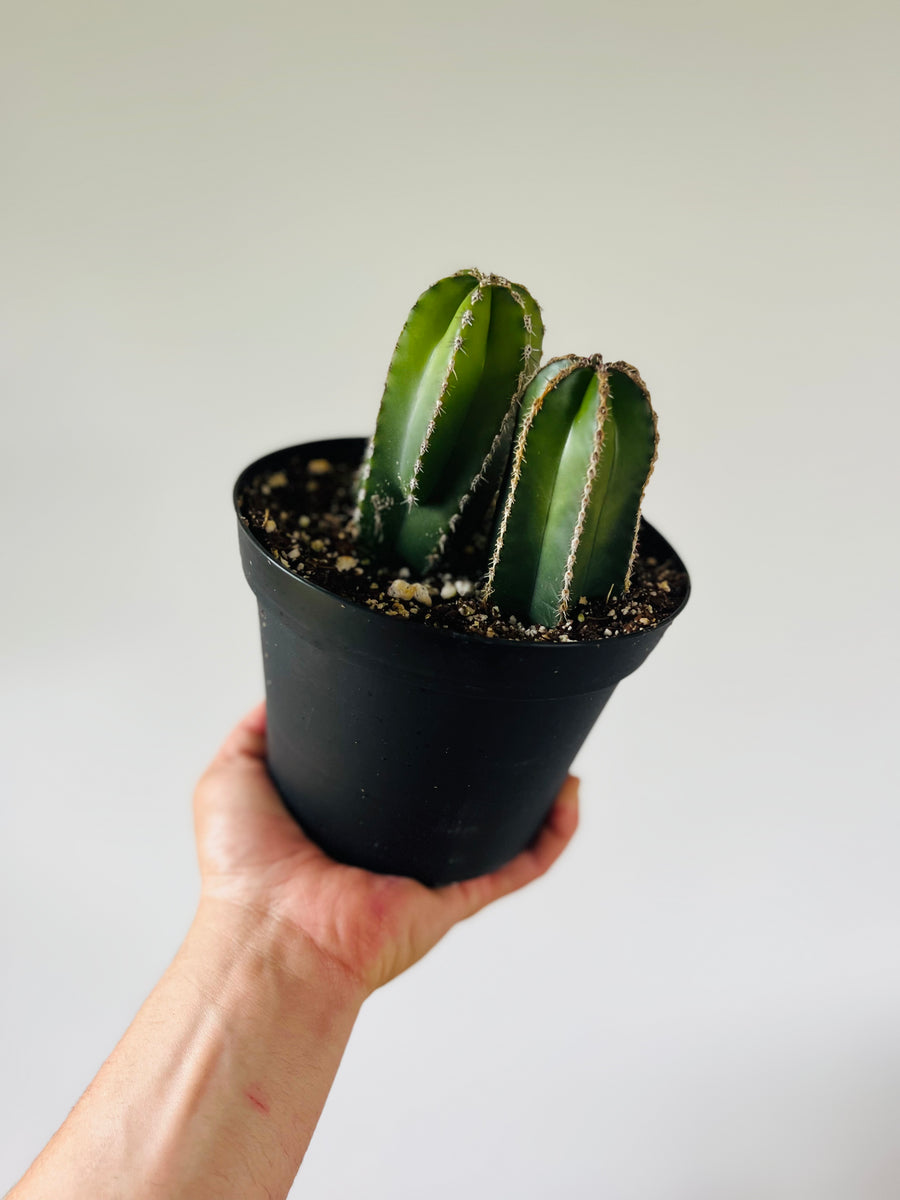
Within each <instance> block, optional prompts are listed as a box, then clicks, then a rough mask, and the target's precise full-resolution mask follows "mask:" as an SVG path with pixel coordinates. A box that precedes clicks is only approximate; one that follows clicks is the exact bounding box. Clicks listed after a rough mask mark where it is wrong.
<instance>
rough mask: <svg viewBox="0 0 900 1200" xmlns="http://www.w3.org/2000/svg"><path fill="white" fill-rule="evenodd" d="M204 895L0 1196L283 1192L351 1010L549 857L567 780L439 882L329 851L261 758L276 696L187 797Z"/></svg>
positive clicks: (570, 811) (90, 1198)
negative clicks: (451, 879) (147, 987)
mask: <svg viewBox="0 0 900 1200" xmlns="http://www.w3.org/2000/svg"><path fill="white" fill-rule="evenodd" d="M194 818H195V830H196V836H197V850H198V858H199V863H200V872H201V878H202V889H201V899H200V903H199V906H198V910H197V913H196V916H195V918H194V921H193V923H192V925H191V928H190V930H189V932H188V935H187V937H186V938H185V941H184V943H183V944H182V946H181V948H180V949H179V951H178V954H177V955H176V957H175V959H174V961H173V963H172V965H171V966H170V967H169V969H168V970H167V971H166V973H165V975H164V976H163V978H162V979H161V980H160V982H159V983H158V984H157V986H156V988H155V989H154V990H153V992H152V993H151V995H150V996H149V998H148V999H147V1001H146V1002H145V1004H144V1005H143V1007H142V1008H141V1010H140V1012H139V1013H138V1015H137V1017H136V1018H135V1020H134V1022H133V1023H132V1025H131V1026H130V1028H129V1029H128V1031H127V1032H126V1034H125V1036H124V1037H123V1038H122V1040H121V1042H120V1043H119V1045H118V1046H117V1047H116V1049H115V1050H114V1051H113V1053H112V1054H111V1055H110V1057H109V1058H108V1059H107V1061H106V1062H105V1063H104V1064H103V1066H102V1067H101V1069H100V1071H99V1073H98V1075H97V1077H96V1078H95V1079H94V1081H93V1083H91V1085H90V1086H89V1087H88V1089H87V1091H86V1092H85V1094H84V1096H82V1098H81V1099H80V1100H79V1102H78V1104H77V1105H76V1106H75V1108H74V1109H73V1110H72V1112H71V1113H70V1115H69V1117H68V1119H67V1120H66V1121H65V1123H64V1124H63V1126H62V1127H61V1128H60V1129H59V1130H58V1131H57V1133H56V1134H55V1135H54V1137H53V1138H52V1140H51V1141H50V1143H49V1144H48V1145H47V1147H46V1148H45V1149H44V1151H43V1152H42V1153H41V1155H40V1156H39V1157H38V1159H37V1160H36V1161H35V1163H34V1164H33V1165H32V1166H31V1168H30V1169H29V1170H28V1172H27V1173H26V1175H25V1176H24V1177H23V1179H22V1180H21V1181H20V1182H19V1183H18V1184H17V1185H16V1186H15V1187H14V1188H13V1189H12V1191H11V1192H10V1193H8V1196H7V1200H38V1198H41V1200H45V1198H46V1197H48V1196H51V1195H52V1196H53V1197H54V1200H125V1198H127V1200H150V1198H159V1197H166V1200H182V1198H184V1200H187V1198H188V1197H190V1200H213V1198H215V1200H230V1198H232V1197H233V1198H234V1200H238V1198H239V1200H256V1198H257V1197H259V1198H260V1200H273V1198H277V1197H285V1196H287V1193H288V1191H289V1190H290V1187H291V1185H292V1183H293V1181H294V1178H295V1176H296V1174H297V1171H298V1169H299V1167H300V1163H301V1162H302V1160H303V1156H304V1154H305V1152H306V1148H307V1146H308V1145H309V1141H310V1138H311V1137H312V1133H313V1130H314V1129H315V1126H316V1122H317V1121H318V1119H319V1115H320V1114H321V1111H322V1108H323V1106H324V1104H325V1100H326V1097H327V1095H328V1092H329V1089H330V1087H331V1084H332V1081H333V1080H334V1076H335V1073H336V1072H337V1069H338V1065H339V1063H340V1060H341V1056H342V1054H343V1051H344V1048H345V1046H346V1044H347V1040H348V1039H349V1037H350V1032H351V1030H352V1028H353V1023H354V1021H355V1020H356V1016H357V1014H358V1012H359V1010H360V1007H361V1006H362V1004H363V1002H364V1000H365V999H366V997H367V996H369V995H370V994H371V993H372V992H373V991H375V989H376V988H379V987H381V986H382V985H383V984H385V983H387V982H388V981H389V980H391V979H393V978H395V976H397V975H399V974H400V973H401V972H403V971H405V970H406V969H407V968H408V967H410V966H411V965H412V964H413V963H415V962H417V961H418V959H420V958H421V957H422V956H423V955H424V954H426V953H427V952H428V951H429V950H430V949H431V948H432V946H434V945H435V944H436V943H437V942H438V941H440V939H441V938H442V937H443V936H444V934H445V933H447V931H448V930H449V929H451V928H452V926H453V925H455V924H456V923H457V922H458V921H462V920H464V919H465V918H466V917H470V916H472V915H473V914H474V913H477V912H478V911H479V910H480V909H482V908H484V907H485V906H486V905H488V904H491V903H493V901H495V900H497V899H499V898H500V897H501V896H505V895H508V894H509V893H510V892H514V891H516V890H517V889H518V888H520V887H524V886H525V885H526V884H528V883H530V882H531V881H532V880H534V879H537V878H538V876H540V875H543V874H544V872H545V871H547V870H548V869H549V867H550V866H552V864H553V863H554V862H555V861H556V859H557V858H558V857H559V855H560V854H561V853H562V851H563V850H564V849H565V847H566V845H567V844H568V842H569V840H570V839H571V837H572V835H573V834H574V832H575V828H576V825H577V823H578V788H577V780H575V779H574V778H572V777H569V779H568V780H567V781H566V783H565V785H564V786H563V788H562V791H561V792H560V795H559V797H558V798H557V801H556V804H555V805H554V808H553V810H552V811H551V813H550V816H549V817H548V819H547V822H546V824H545V826H544V828H543V830H542V832H541V833H540V835H539V836H538V838H537V840H536V842H535V843H534V845H533V846H532V847H531V848H530V849H528V850H526V851H525V852H524V853H522V854H520V855H519V856H518V858H516V859H514V860H513V861H512V862H511V863H509V864H507V865H506V866H505V867H503V868H501V869H500V870H499V871H495V872H494V873H492V874H490V875H484V876H481V877H480V878H478V879H473V880H468V881H466V882H464V883H455V884H451V885H450V886H448V887H443V888H436V889H429V888H426V887H424V886H423V885H422V884H419V883H416V882H415V881H414V880H411V879H404V878H399V877H396V876H382V875H374V874H371V873H369V872H367V871H362V870H358V869H357V868H355V867H347V866H344V865H342V864H340V863H337V862H334V861H333V860H332V859H330V858H328V857H327V856H326V855H325V854H324V853H323V852H322V851H321V850H319V849H318V847H316V846H315V845H314V844H313V843H312V842H311V841H309V839H308V838H307V837H305V835H304V834H303V832H302V830H301V829H300V828H299V827H298V826H297V825H296V823H295V822H294V820H293V819H292V818H291V817H290V816H289V815H288V813H287V811H286V810H285V809H284V807H283V806H282V804H281V801H280V799H279V797H278V794H277V792H276V791H275V789H274V787H273V785H272V783H271V780H270V778H269V775H268V773H267V770H266V766H265V706H264V705H260V706H259V707H257V708H256V709H254V710H253V711H252V712H251V713H249V714H248V715H247V716H246V717H245V718H244V720H242V721H241V722H240V723H239V725H238V726H237V727H236V728H235V729H234V730H233V731H232V733H231V734H230V735H229V737H228V738H227V739H226V741H225V743H224V745H223V746H222V748H221V749H220V750H219V752H218V754H217V755H216V757H215V759H214V760H213V762H212V763H211V765H210V766H209V768H208V770H207V771H206V772H205V773H204V775H203V777H202V779H201V780H200V782H199V784H198V786H197V790H196V794H195V797H194Z"/></svg>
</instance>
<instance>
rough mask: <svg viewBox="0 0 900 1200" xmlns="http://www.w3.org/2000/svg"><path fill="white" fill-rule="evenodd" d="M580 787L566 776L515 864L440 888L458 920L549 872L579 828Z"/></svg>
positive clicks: (574, 779) (513, 862)
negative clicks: (531, 839)
mask: <svg viewBox="0 0 900 1200" xmlns="http://www.w3.org/2000/svg"><path fill="white" fill-rule="evenodd" d="M578 785H579V780H578V779H576V778H575V776H574V775H569V776H568V777H567V779H566V781H565V783H564V784H563V786H562V788H561V789H560V792H559V795H558V796H557V797H556V801H555V803H554V805H553V808H552V809H551V810H550V812H549V814H548V816H547V820H546V821H545V822H544V825H543V828H542V829H541V831H540V833H539V834H538V836H537V839H536V840H535V842H534V844H533V845H531V846H529V847H528V849H527V850H523V851H522V853H521V854H519V855H518V856H517V857H516V858H514V859H513V860H512V862H509V863H507V864H506V866H504V867H501V868H500V869H499V870H497V871H493V872H491V874H490V875H480V876H479V877H478V878H477V879H467V880H464V881H463V882H462V883H453V884H450V886H449V887H446V888H440V889H438V892H439V893H440V894H443V895H444V896H446V897H447V900H448V901H449V903H450V905H451V908H452V909H453V910H454V912H455V914H456V915H455V917H454V919H455V920H456V921H462V920H465V918H466V917H471V916H473V915H474V914H475V913H477V912H479V911H480V910H481V909H482V908H484V907H485V906H486V905H488V904H491V903H493V901H494V900H499V899H500V897H501V896H508V895H509V894H510V893H511V892H515V891H518V889H519V888H522V887H525V885H526V884H528V883H531V882H532V881H533V880H535V879H537V878H539V877H540V876H541V875H543V874H544V873H545V872H546V871H549V870H550V868H551V867H552V866H553V864H554V863H555V862H556V860H557V859H558V858H559V856H560V855H561V854H562V852H563V850H565V848H566V846H568V844H569V842H570V841H571V840H572V837H573V835H574V833H575V830H576V829H577V828H578Z"/></svg>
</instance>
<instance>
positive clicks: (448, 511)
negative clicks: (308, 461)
mask: <svg viewBox="0 0 900 1200" xmlns="http://www.w3.org/2000/svg"><path fill="white" fill-rule="evenodd" d="M542 338H543V324H542V322H541V316H540V310H539V308H538V306H537V304H536V303H535V301H534V300H533V299H532V297H531V296H530V295H529V294H528V292H527V291H526V290H525V289H524V288H523V287H520V286H518V285H517V284H514V283H510V282H509V281H508V280H506V279H501V278H500V277H499V276H497V275H484V274H482V273H481V272H480V271H475V270H471V271H460V272H458V273H457V274H455V275H451V276H449V277H448V278H446V279H441V280H440V281H439V282H438V283H436V284H434V286H433V287H431V288H429V289H428V290H427V291H426V292H423V294H422V295H421V296H420V297H419V299H418V301H417V302H416V304H415V305H414V307H413V309H412V311H411V312H410V314H409V318H408V319H407V322H406V325H405V326H404V328H403V331H402V333H401V334H400V338H399V341H398V342H397V347H396V349H395V351H394V356H393V359H392V361H391V365H390V368H389V370H388V376H387V382H386V384H385V389H384V396H383V398H382V401H381V409H380V411H379V414H378V422H377V425H376V427H375V434H374V436H373V438H372V441H371V443H370V446H369V453H368V459H367V463H366V465H365V467H364V470H363V472H362V478H361V482H360V487H359V492H358V495H357V510H356V520H357V525H358V530H359V541H360V543H361V544H362V545H363V546H366V547H368V548H369V549H370V550H371V551H372V553H373V554H376V555H377V556H378V557H379V558H382V559H390V558H399V559H402V560H404V561H405V562H406V563H408V564H409V566H411V567H412V568H413V569H414V570H416V571H418V572H426V571H428V570H430V569H432V568H433V567H434V566H435V565H436V564H437V562H438V561H439V560H440V559H441V558H442V557H443V556H444V554H445V553H446V552H447V550H448V548H449V542H450V540H451V539H452V538H453V537H454V535H455V534H461V532H462V530H463V528H465V529H466V530H468V529H470V528H472V527H474V525H475V524H477V522H478V519H479V518H481V517H484V515H485V514H486V512H487V510H488V507H489V506H490V504H491V502H492V501H493V500H494V498H495V497H496V493H497V490H498V488H499V486H500V482H501V479H502V477H503V472H504V469H505V466H506V462H507V459H508V457H509V450H510V447H511V444H512V436H513V429H514V426H515V419H516V413H517V411H518V396H519V394H520V392H521V390H522V389H523V388H524V386H525V385H526V384H527V382H528V381H529V379H530V378H531V377H532V376H533V374H534V372H535V371H536V370H537V366H538V362H539V361H540V354H541V342H542ZM464 515H465V520H463V516H464Z"/></svg>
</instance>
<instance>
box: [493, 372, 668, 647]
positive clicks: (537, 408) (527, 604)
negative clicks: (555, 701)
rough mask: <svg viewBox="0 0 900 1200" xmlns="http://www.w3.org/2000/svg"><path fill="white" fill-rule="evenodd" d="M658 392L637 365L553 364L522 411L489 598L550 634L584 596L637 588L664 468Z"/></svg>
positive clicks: (541, 375) (530, 387) (538, 379)
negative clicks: (646, 514)
mask: <svg viewBox="0 0 900 1200" xmlns="http://www.w3.org/2000/svg"><path fill="white" fill-rule="evenodd" d="M657 441H658V435H657V429H656V414H655V413H654V412H653V409H652V407H651V405H650V394H649V392H648V391H647V388H646V386H645V384H644V381H643V380H642V379H641V377H640V375H639V374H638V372H637V371H636V370H635V368H634V367H632V366H629V365H628V363H623V362H617V363H611V364H609V365H607V364H605V363H604V362H603V359H602V358H601V357H600V356H599V355H595V356H593V357H591V358H579V357H576V356H574V355H569V356H567V357H564V358H556V359H551V360H550V361H549V362H547V363H545V364H544V366H543V367H541V369H540V370H539V371H538V373H537V375H536V376H535V377H534V379H533V380H532V381H531V383H530V384H529V385H528V387H527V389H526V391H525V393H524V395H523V397H522V403H521V410H520V413H519V421H518V426H517V429H516V437H515V447H514V450H513V455H512V460H511V463H510V468H509V474H508V478H507V483H506V489H505V493H504V496H503V499H502V501H501V504H500V505H499V506H498V516H497V527H496V535H495V541H494V547H493V553H492V557H491V563H490V567H489V570H488V576H487V582H486V586H485V594H486V596H489V597H490V600H491V602H492V603H493V604H496V605H497V606H498V607H499V608H500V609H501V610H503V611H504V612H506V613H509V614H512V615H515V616H517V617H519V618H520V619H522V620H526V621H529V622H533V623H535V624H539V625H546V626H548V627H552V626H555V625H558V624H559V622H560V621H562V620H565V618H566V617H567V616H568V614H569V610H570V606H571V605H572V603H573V602H575V601H577V600H578V599H579V598H580V597H581V596H587V597H588V598H595V597H600V598H608V597H609V596H610V595H612V594H613V593H616V594H621V593H623V592H624V591H626V590H627V588H628V581H629V576H630V573H631V564H632V560H633V558H634V549H635V545H636V542H637V531H638V524H639V521H640V508H641V501H642V499H643V495H644V489H645V487H646V485H647V480H648V479H649V477H650V473H651V472H652V470H653V464H654V463H655V461H656V447H657Z"/></svg>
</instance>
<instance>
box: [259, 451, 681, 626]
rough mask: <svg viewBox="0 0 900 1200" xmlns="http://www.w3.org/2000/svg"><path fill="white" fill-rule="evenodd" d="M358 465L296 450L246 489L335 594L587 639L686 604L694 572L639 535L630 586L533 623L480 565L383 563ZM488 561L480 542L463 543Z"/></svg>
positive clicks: (263, 527) (428, 620)
mask: <svg viewBox="0 0 900 1200" xmlns="http://www.w3.org/2000/svg"><path fill="white" fill-rule="evenodd" d="M354 497H355V467H354V466H348V465H346V464H342V463H332V462H328V461H327V460H325V459H313V460H312V461H311V462H309V463H304V461H303V459H301V458H299V457H298V458H297V459H296V460H294V461H291V460H290V459H287V460H286V462H285V467H284V469H283V470H281V471H277V472H275V473H271V472H269V473H266V474H263V475H260V476H258V477H257V478H256V479H254V480H253V481H252V483H251V484H250V486H249V487H248V488H247V490H246V491H245V492H244V493H243V495H242V496H241V499H240V514H241V520H242V521H243V523H244V524H245V525H246V526H247V527H248V528H249V529H250V530H251V532H252V533H253V535H254V537H256V538H257V539H258V541H259V542H260V543H261V544H262V545H263V546H264V547H265V549H266V550H267V551H268V553H269V554H270V555H271V556H272V558H274V559H275V560H276V561H277V562H279V563H281V565H282V566H284V567H287V569H288V570H289V571H293V572H294V573H295V574H296V575H299V576H301V577H302V578H303V579H308V580H310V581H311V582H312V583H317V584H319V585H320V586H321V587H324V588H327V589H328V590H329V591H330V592H334V593H335V595H338V596H341V597H342V598H345V599H347V600H351V601H354V602H355V603H357V604H362V605H365V606H366V607H367V608H371V609H374V610H377V611H378V612H384V613H386V614H387V615H388V616H393V617H395V618H397V619H399V620H408V621H420V622H423V623H424V624H428V625H433V626H435V627H437V628H441V629H452V630H457V631H459V632H464V633H473V634H480V635H481V636H483V637H500V638H506V639H510V640H513V641H528V642H583V641H591V640H596V639H598V638H604V637H616V636H618V635H620V634H627V633H639V632H642V631H644V630H647V629H652V628H653V626H654V625H658V624H659V623H660V621H662V620H664V619H665V618H666V617H668V616H669V615H670V614H671V613H673V612H674V611H675V609H677V608H678V606H679V605H680V604H681V602H682V600H683V598H684V594H685V589H686V586H687V577H686V576H685V574H684V572H683V571H682V570H680V568H679V567H678V566H677V564H676V563H674V562H659V561H657V559H655V558H652V557H650V558H646V557H644V556H642V554H641V547H640V540H639V541H638V552H637V557H636V558H635V563H634V568H633V571H632V576H631V586H630V588H629V590H628V592H627V593H626V594H625V595H624V596H623V597H620V598H617V597H613V598H612V599H611V600H608V601H604V600H590V599H587V598H585V597H581V598H579V599H578V601H577V603H576V604H575V606H574V607H573V609H572V612H571V613H570V619H569V620H567V621H564V622H563V623H562V624H561V625H558V626H556V628H554V629H546V628H545V627H544V626H543V625H530V626H526V625H524V624H523V623H521V622H519V621H517V620H516V618H515V617H511V618H509V617H505V616H503V615H502V614H501V613H500V611H499V609H497V608H494V607H491V606H490V604H489V603H485V602H484V601H483V600H482V599H481V596H480V591H479V579H478V573H477V570H476V571H475V572H474V573H473V576H472V577H470V576H469V575H468V574H467V573H466V568H465V557H466V555H465V553H463V555H462V561H461V562H460V563H459V565H458V566H457V569H456V570H452V571H451V570H444V571H439V572H438V573H436V574H434V575H429V576H426V577H423V578H414V577H413V576H412V575H411V574H410V571H409V569H408V568H407V567H403V566H399V565H398V564H394V565H393V566H382V565H380V564H376V563H375V562H374V561H373V560H372V559H371V558H370V557H369V556H368V555H366V554H365V553H363V552H362V551H361V549H360V547H359V546H357V544H356V542H355V541H354V538H353V529H352V525H351V517H352V513H353V506H354ZM464 549H465V550H466V551H468V556H469V558H470V559H471V561H472V563H473V564H475V563H477V562H480V561H483V554H482V555H479V549H481V550H483V547H481V548H478V547H475V546H471V547H466V548H464Z"/></svg>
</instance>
